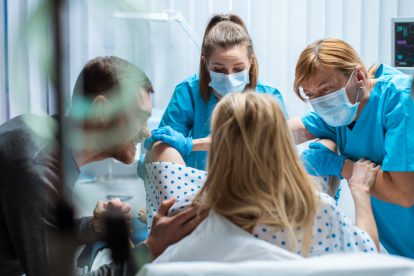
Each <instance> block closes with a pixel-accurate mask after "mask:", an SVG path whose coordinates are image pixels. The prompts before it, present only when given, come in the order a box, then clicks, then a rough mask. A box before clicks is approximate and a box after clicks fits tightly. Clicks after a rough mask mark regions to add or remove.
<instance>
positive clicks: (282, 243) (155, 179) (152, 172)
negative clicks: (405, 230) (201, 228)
mask: <svg viewBox="0 0 414 276" xmlns="http://www.w3.org/2000/svg"><path fill="white" fill-rule="evenodd" d="M146 169H147V172H148V174H147V177H146V178H145V189H146V193H147V200H146V204H147V221H148V225H149V226H148V229H149V230H150V229H151V227H150V225H151V224H152V220H153V216H154V215H155V213H156V211H157V208H158V206H159V205H160V203H161V201H163V200H166V199H169V198H172V197H176V198H177V201H176V202H175V203H174V205H173V206H172V208H171V210H170V214H171V215H172V214H175V213H177V212H179V211H180V210H183V209H185V208H186V207H187V206H189V205H191V203H192V200H193V199H194V197H195V195H196V194H197V192H198V191H199V190H200V189H201V187H202V185H203V183H204V181H205V180H206V177H207V172H206V171H202V170H197V169H194V168H191V167H186V166H183V165H178V164H175V163H170V162H161V163H160V162H155V163H150V164H147V165H146ZM294 231H295V232H296V233H295V236H297V237H302V236H303V231H302V229H301V228H296V229H295V230H294ZM312 232H313V235H312V240H311V244H310V252H309V255H307V256H320V255H324V254H328V253H334V252H376V248H375V244H374V242H373V241H372V239H371V238H370V236H369V235H368V234H367V233H365V232H364V231H362V230H361V229H359V228H358V227H356V226H354V225H353V224H352V222H351V221H350V220H349V219H348V218H347V217H346V216H345V215H344V214H343V213H341V212H340V211H338V208H337V206H336V205H335V201H334V200H333V199H332V198H331V197H330V196H328V195H327V194H324V193H321V194H320V205H319V208H318V211H317V214H316V216H315V221H314V224H313V229H312ZM253 235H254V236H255V237H257V238H259V239H262V240H265V241H267V242H270V243H272V244H275V245H277V246H279V247H282V248H285V249H287V250H290V251H292V252H294V253H297V254H299V255H302V256H306V254H304V252H301V250H300V248H301V246H302V242H303V241H302V240H301V239H298V240H297V243H296V246H294V248H290V247H289V245H288V233H287V231H285V230H284V229H281V230H274V229H272V228H271V227H268V226H265V225H258V226H256V227H255V229H254V230H253Z"/></svg>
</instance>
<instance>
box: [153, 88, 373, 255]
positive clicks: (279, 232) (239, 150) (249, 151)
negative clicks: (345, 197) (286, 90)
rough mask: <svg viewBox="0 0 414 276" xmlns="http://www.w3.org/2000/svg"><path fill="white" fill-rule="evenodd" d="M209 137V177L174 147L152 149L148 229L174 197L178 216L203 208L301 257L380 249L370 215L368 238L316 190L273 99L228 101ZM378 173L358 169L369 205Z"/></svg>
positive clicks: (366, 216) (363, 220) (358, 183)
mask: <svg viewBox="0 0 414 276" xmlns="http://www.w3.org/2000/svg"><path fill="white" fill-rule="evenodd" d="M211 139H212V143H211V147H210V151H209V154H208V174H207V173H206V172H205V171H200V170H197V169H194V168H190V167H186V166H185V163H184V162H183V159H182V158H181V156H180V155H179V154H178V152H177V151H176V150H175V149H173V148H170V147H169V146H167V145H165V144H155V145H154V147H153V148H152V151H151V154H150V161H151V163H149V164H147V165H146V166H147V171H148V176H147V177H146V179H145V186H146V190H147V210H148V216H147V217H148V219H149V225H150V222H151V219H152V216H153V212H155V211H156V208H157V206H158V205H159V204H160V202H161V200H163V199H168V198H170V197H176V198H177V200H176V202H175V205H174V206H173V207H174V208H173V210H172V212H173V213H175V212H179V211H180V210H181V209H184V208H185V207H186V206H188V205H191V204H192V202H196V203H199V204H203V205H206V206H208V207H209V208H211V210H212V211H213V212H215V213H217V214H219V215H220V216H222V217H224V218H226V219H227V220H229V221H230V222H232V223H233V224H235V225H237V226H239V227H240V228H242V229H244V230H245V231H247V232H249V233H251V234H253V235H254V236H255V237H257V238H259V239H262V240H265V241H267V242H270V243H272V244H275V245H277V246H280V247H281V248H284V249H287V250H289V251H291V252H294V253H296V254H300V255H302V256H318V255H323V254H326V253H332V252H349V251H354V252H356V251H358V252H376V251H377V249H376V243H377V239H378V237H377V234H376V228H375V222H373V216H372V213H369V212H368V213H359V214H358V213H357V223H360V224H361V226H363V227H365V229H364V230H366V231H368V232H369V234H370V235H371V236H372V238H371V237H370V235H369V234H367V233H366V232H365V231H363V230H361V229H359V228H358V227H357V226H354V225H353V224H352V223H351V221H350V220H349V219H348V218H347V217H346V216H345V215H344V214H342V213H341V212H339V211H338V209H337V206H336V205H335V202H334V201H333V199H332V198H331V197H329V196H328V195H326V194H322V193H320V192H319V191H318V190H317V189H316V188H315V187H316V185H315V184H314V183H313V180H312V179H311V177H310V176H309V175H308V174H307V172H306V170H305V169H304V168H303V166H302V164H301V161H300V159H299V157H298V155H297V152H296V149H295V146H294V143H293V140H292V138H291V134H290V132H289V129H288V126H287V122H286V120H285V118H284V115H283V112H282V111H281V109H280V107H279V106H278V104H277V103H276V102H275V101H274V100H273V99H272V98H271V97H270V96H267V95H259V94H258V93H250V92H247V93H240V94H234V95H228V96H226V97H224V98H223V99H222V101H220V103H219V104H218V105H217V107H216V109H215V111H214V113H213V117H212V136H211ZM173 162H174V163H173ZM377 171H378V168H373V167H372V166H371V163H368V162H365V161H360V162H358V163H356V165H355V169H354V174H355V175H354V176H353V178H352V179H353V181H351V184H350V185H351V186H352V187H355V189H351V190H353V195H354V196H358V197H359V198H368V199H369V187H370V184H371V183H372V182H373V181H374V179H375V175H376V172H377ZM359 202H364V200H360V201H359ZM207 220H208V218H207ZM372 225H373V226H372ZM178 245H179V244H178Z"/></svg>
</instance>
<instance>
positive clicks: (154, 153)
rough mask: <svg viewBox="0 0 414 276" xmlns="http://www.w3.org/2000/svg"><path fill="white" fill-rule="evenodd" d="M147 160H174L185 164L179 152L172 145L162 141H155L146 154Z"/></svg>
mask: <svg viewBox="0 0 414 276" xmlns="http://www.w3.org/2000/svg"><path fill="white" fill-rule="evenodd" d="M145 162H146V163H148V162H174V163H176V164H179V165H185V162H184V159H183V157H182V156H181V154H180V153H179V152H178V151H177V150H176V149H175V148H173V147H171V146H170V145H168V144H165V143H163V142H155V143H154V145H153V146H152V148H151V151H150V152H149V153H148V154H147V156H146V160H145Z"/></svg>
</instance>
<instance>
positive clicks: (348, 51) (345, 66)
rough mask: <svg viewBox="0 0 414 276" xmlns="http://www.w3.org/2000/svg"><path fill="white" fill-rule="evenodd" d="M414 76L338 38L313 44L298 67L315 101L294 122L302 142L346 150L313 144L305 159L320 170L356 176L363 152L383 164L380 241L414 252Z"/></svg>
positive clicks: (376, 202) (300, 81)
mask: <svg viewBox="0 0 414 276" xmlns="http://www.w3.org/2000/svg"><path fill="white" fill-rule="evenodd" d="M411 86H412V78H411V77H410V76H408V75H405V74H403V73H402V72H400V71H398V70H396V69H395V68H392V67H390V66H388V65H385V64H382V65H380V66H379V67H377V68H371V69H370V70H369V72H368V71H367V70H366V69H365V67H364V65H363V63H362V61H361V59H360V58H359V57H358V55H357V53H356V52H355V50H354V49H353V48H352V47H351V46H350V45H349V44H347V43H345V42H343V41H341V40H339V39H323V40H319V41H317V42H315V43H313V44H311V45H309V46H308V47H307V48H306V49H305V50H304V51H303V52H302V53H301V55H300V57H299V60H298V62H297V65H296V71H295V83H294V89H295V92H296V93H297V95H298V96H299V97H300V98H302V99H303V100H305V101H308V102H309V103H310V105H311V106H312V107H313V110H314V111H313V112H309V113H307V114H305V115H304V116H302V117H301V118H294V119H291V120H290V121H289V124H290V128H291V130H292V132H293V135H294V138H295V140H296V143H297V144H299V143H303V142H305V141H307V140H310V139H314V138H326V139H331V140H333V141H335V142H336V144H337V146H338V149H339V152H340V155H337V154H336V153H334V152H332V151H330V150H328V149H327V148H325V147H324V146H322V145H321V144H320V143H312V144H310V148H309V149H308V150H306V151H305V152H304V157H305V158H304V159H305V160H307V161H308V163H309V164H311V166H312V167H313V169H314V171H315V174H317V175H336V176H339V177H344V178H346V179H349V177H350V175H351V174H352V164H353V162H354V161H356V160H358V159H359V158H366V159H369V160H371V161H373V162H375V163H377V164H380V165H382V170H381V171H380V172H379V174H378V176H377V179H376V181H375V184H374V186H373V188H372V190H371V195H372V200H371V204H372V207H373V211H374V215H375V219H376V222H377V226H378V231H379V236H380V241H381V243H382V245H383V246H384V247H385V248H386V249H387V251H388V252H390V253H391V254H397V255H401V256H406V257H410V258H414V238H413V229H414V206H413V204H414V102H413V100H412V97H411Z"/></svg>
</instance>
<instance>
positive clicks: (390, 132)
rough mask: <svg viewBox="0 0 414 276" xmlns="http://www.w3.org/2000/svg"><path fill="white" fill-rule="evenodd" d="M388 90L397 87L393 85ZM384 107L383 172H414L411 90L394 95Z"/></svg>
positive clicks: (413, 125) (413, 103) (413, 102)
mask: <svg viewBox="0 0 414 276" xmlns="http://www.w3.org/2000/svg"><path fill="white" fill-rule="evenodd" d="M388 89H395V87H394V86H393V85H391V86H390V87H389V88H388ZM390 94H391V93H390ZM384 106H385V108H384V124H385V139H384V150H385V156H384V160H383V162H382V170H383V171H391V172H398V171H399V172H408V171H414V99H413V98H412V97H411V93H410V91H409V90H406V91H401V93H392V96H391V97H389V98H388V99H386V101H385V103H384Z"/></svg>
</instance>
